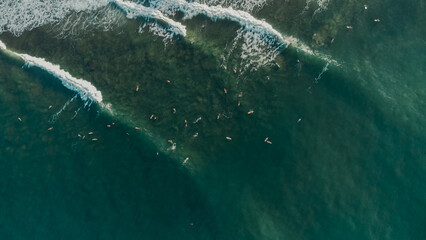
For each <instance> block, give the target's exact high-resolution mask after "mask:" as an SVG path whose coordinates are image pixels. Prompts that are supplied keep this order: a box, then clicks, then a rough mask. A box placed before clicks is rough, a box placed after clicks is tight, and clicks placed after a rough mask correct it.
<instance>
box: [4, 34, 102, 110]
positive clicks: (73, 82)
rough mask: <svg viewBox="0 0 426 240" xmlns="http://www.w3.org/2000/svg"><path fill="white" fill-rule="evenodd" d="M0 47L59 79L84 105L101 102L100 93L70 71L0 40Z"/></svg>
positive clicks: (28, 64) (30, 65) (27, 64)
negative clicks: (23, 52)
mask: <svg viewBox="0 0 426 240" xmlns="http://www.w3.org/2000/svg"><path fill="white" fill-rule="evenodd" d="M0 49H2V50H3V51H5V52H6V53H9V54H11V55H13V56H16V57H19V58H21V59H22V60H23V61H24V62H25V65H26V66H28V67H33V66H34V67H38V68H40V69H43V70H44V71H46V72H48V73H50V74H51V75H53V76H54V77H56V78H57V79H59V80H60V81H61V83H62V85H63V86H65V87H66V88H68V89H69V90H71V91H74V92H76V93H78V95H79V96H80V98H81V100H83V101H84V102H85V105H90V104H92V103H101V102H102V93H101V92H100V91H99V90H98V89H96V87H95V86H93V85H92V84H91V83H90V82H88V81H86V80H84V79H79V78H75V77H73V76H72V75H71V74H70V73H68V72H66V71H64V70H63V69H61V67H60V66H59V65H55V64H52V63H50V62H48V61H46V60H44V59H43V58H38V57H33V56H30V55H28V54H22V53H16V52H14V51H11V50H9V49H7V48H6V45H5V44H4V43H3V42H2V41H0Z"/></svg>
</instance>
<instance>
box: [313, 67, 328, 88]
mask: <svg viewBox="0 0 426 240" xmlns="http://www.w3.org/2000/svg"><path fill="white" fill-rule="evenodd" d="M327 70H328V63H327V64H325V66H324V67H323V69H322V70H321V72H320V73H319V75H318V77H316V78H315V80H314V83H318V80H320V79H321V76H322V75H323V74H324V73H325V72H327Z"/></svg>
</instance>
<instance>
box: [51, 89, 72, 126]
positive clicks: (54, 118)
mask: <svg viewBox="0 0 426 240" xmlns="http://www.w3.org/2000/svg"><path fill="white" fill-rule="evenodd" d="M77 96H78V94H76V95H75V96H74V97H72V98H71V99H70V100H68V101H67V102H66V103H65V104H64V106H62V108H61V109H60V110H59V111H58V112H57V113H55V114H53V115H52V117H50V119H49V123H55V122H56V121H57V120H58V119H59V116H60V115H61V113H62V112H63V111H64V110H65V109H66V108H67V107H68V105H70V103H71V102H73V101H74V100H75V99H76V98H77Z"/></svg>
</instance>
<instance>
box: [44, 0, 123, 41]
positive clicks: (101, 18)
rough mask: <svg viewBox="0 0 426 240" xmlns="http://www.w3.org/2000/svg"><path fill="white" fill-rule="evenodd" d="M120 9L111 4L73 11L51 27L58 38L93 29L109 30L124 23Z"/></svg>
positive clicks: (77, 35) (78, 34)
mask: <svg viewBox="0 0 426 240" xmlns="http://www.w3.org/2000/svg"><path fill="white" fill-rule="evenodd" d="M125 19H126V17H125V16H124V15H123V13H122V11H120V10H119V9H117V8H116V7H113V6H107V7H101V8H99V9H97V10H95V11H90V12H73V13H71V14H69V15H68V16H66V17H65V18H64V19H63V20H61V21H60V22H58V23H57V24H55V26H54V28H53V29H52V30H53V31H54V32H58V33H57V35H56V37H58V38H68V37H71V38H78V37H79V36H80V35H81V34H84V33H85V32H86V33H87V32H92V31H93V30H103V31H110V30H112V29H114V28H118V27H120V26H122V25H123V24H124V23H125Z"/></svg>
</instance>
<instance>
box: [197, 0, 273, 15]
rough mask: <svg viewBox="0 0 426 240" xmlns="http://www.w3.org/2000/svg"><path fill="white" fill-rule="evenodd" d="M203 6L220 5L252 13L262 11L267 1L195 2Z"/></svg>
mask: <svg viewBox="0 0 426 240" xmlns="http://www.w3.org/2000/svg"><path fill="white" fill-rule="evenodd" d="M195 2H199V3H202V4H206V5H209V6H212V5H216V6H218V5H220V6H224V7H232V8H234V9H239V10H244V11H246V12H252V11H253V10H260V9H262V8H263V6H265V5H266V0H195Z"/></svg>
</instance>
